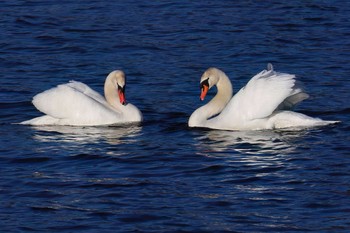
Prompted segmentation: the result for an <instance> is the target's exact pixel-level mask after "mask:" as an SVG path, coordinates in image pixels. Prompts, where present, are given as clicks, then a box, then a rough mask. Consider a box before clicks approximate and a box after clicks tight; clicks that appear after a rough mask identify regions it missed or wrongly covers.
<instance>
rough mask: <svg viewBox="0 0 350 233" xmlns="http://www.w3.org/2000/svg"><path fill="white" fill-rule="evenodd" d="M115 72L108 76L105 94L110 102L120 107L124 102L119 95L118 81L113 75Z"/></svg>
mask: <svg viewBox="0 0 350 233" xmlns="http://www.w3.org/2000/svg"><path fill="white" fill-rule="evenodd" d="M113 75H114V74H112V73H111V74H109V75H108V76H107V78H106V81H105V85H104V94H105V98H106V101H107V103H108V104H110V105H111V106H113V107H114V108H116V109H119V108H120V106H122V104H121V103H120V101H119V95H118V91H117V83H116V81H115V78H114V76H113Z"/></svg>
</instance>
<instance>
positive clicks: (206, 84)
mask: <svg viewBox="0 0 350 233" xmlns="http://www.w3.org/2000/svg"><path fill="white" fill-rule="evenodd" d="M203 86H207V87H209V78H207V79H206V80H203V81H202V82H201V84H200V88H201V89H202V88H203Z"/></svg>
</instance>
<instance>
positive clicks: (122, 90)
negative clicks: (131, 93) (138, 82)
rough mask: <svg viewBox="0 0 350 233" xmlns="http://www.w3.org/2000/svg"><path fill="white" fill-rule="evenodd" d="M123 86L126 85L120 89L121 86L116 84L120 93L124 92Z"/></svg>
mask: <svg viewBox="0 0 350 233" xmlns="http://www.w3.org/2000/svg"><path fill="white" fill-rule="evenodd" d="M125 86H126V85H124V86H123V87H122V86H120V85H119V84H117V87H118V90H119V91H121V92H125Z"/></svg>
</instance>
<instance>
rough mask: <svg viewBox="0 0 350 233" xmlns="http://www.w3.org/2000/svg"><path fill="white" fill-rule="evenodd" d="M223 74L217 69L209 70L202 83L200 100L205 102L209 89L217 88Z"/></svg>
mask: <svg viewBox="0 0 350 233" xmlns="http://www.w3.org/2000/svg"><path fill="white" fill-rule="evenodd" d="M221 73H222V71H221V70H219V69H217V68H209V69H207V70H206V71H205V72H204V73H203V75H202V77H201V81H200V89H201V95H200V99H201V100H204V98H205V96H206V95H207V93H208V91H209V89H210V88H212V87H213V86H215V85H216V84H217V83H218V82H219V79H220V74H221Z"/></svg>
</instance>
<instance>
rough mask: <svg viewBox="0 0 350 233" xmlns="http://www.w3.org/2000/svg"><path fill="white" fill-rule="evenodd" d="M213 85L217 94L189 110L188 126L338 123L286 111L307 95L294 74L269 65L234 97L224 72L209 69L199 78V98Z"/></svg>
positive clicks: (265, 126) (227, 127) (240, 127)
mask: <svg viewBox="0 0 350 233" xmlns="http://www.w3.org/2000/svg"><path fill="white" fill-rule="evenodd" d="M214 85H216V86H217V90H218V91H217V94H216V96H215V97H214V98H213V99H212V100H211V101H210V102H209V103H207V104H206V105H204V106H202V107H200V108H198V109H197V110H195V111H194V112H193V113H192V115H191V117H190V119H189V121H188V125H189V127H205V128H212V129H221V130H262V129H277V128H278V129H281V128H291V127H292V128H300V127H311V126H321V125H326V124H332V123H336V122H337V121H323V120H321V119H319V118H312V117H309V116H306V115H304V114H301V113H296V112H292V111H288V110H289V109H291V108H292V107H293V106H294V105H296V104H297V103H299V102H301V101H303V100H304V99H307V98H308V97H309V96H308V94H306V93H304V92H303V91H302V89H301V88H300V87H299V86H298V85H297V83H296V80H295V75H291V74H286V73H279V72H275V71H274V70H273V67H272V65H271V64H269V65H268V68H267V70H263V71H262V72H260V73H258V74H257V75H255V76H254V77H253V78H252V79H251V80H250V81H249V82H248V83H247V85H246V86H245V87H243V88H241V90H240V91H239V92H238V93H237V94H236V95H234V96H233V97H232V85H231V82H230V80H229V78H228V77H227V76H226V74H225V73H224V72H223V71H221V70H219V69H217V68H209V69H208V70H207V71H205V72H204V74H203V75H202V77H201V81H200V86H201V95H200V99H201V100H203V99H204V97H205V96H206V94H207V92H208V90H209V89H210V88H212V87H213V86H214ZM217 114H218V115H217ZM215 115H217V116H215ZM213 116H214V117H213Z"/></svg>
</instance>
